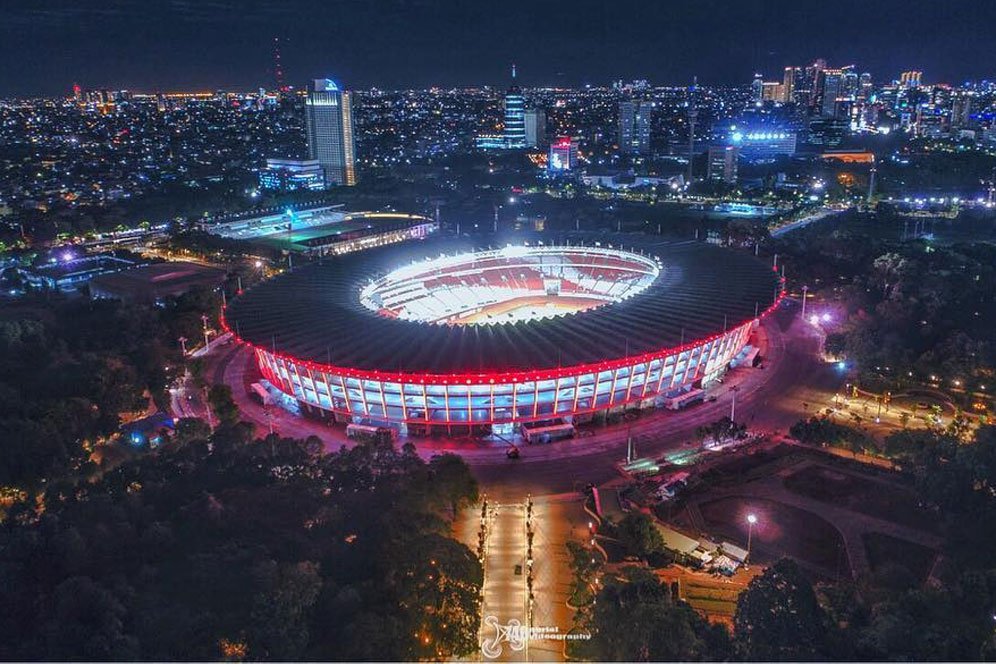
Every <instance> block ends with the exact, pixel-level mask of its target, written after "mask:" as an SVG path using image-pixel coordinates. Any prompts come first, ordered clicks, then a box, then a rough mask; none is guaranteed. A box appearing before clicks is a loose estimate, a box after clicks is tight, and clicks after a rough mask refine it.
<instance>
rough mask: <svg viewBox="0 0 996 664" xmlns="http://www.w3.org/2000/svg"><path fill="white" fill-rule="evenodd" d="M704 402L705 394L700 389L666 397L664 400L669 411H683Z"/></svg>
mask: <svg viewBox="0 0 996 664" xmlns="http://www.w3.org/2000/svg"><path fill="white" fill-rule="evenodd" d="M703 401H705V392H704V391H702V390H700V389H698V388H692V389H690V390H688V391H687V392H682V393H681V394H678V395H675V396H671V397H666V398H665V399H664V407H665V408H667V409H668V410H681V409H682V408H687V407H689V406H691V405H693V404H697V403H702V402H703Z"/></svg>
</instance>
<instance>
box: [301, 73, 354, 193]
mask: <svg viewBox="0 0 996 664" xmlns="http://www.w3.org/2000/svg"><path fill="white" fill-rule="evenodd" d="M304 103H305V124H306V125H307V129H308V156H309V158H311V159H316V160H318V163H319V164H321V166H322V170H323V171H324V172H325V186H326V187H330V186H332V185H348V186H352V185H354V184H356V152H355V150H354V147H353V101H352V95H351V94H350V93H349V92H347V91H345V90H340V89H339V86H337V85H336V84H335V83H333V82H332V81H330V80H329V79H327V78H320V79H315V81H314V84H313V85H312V87H311V89H310V90H308V98H307V99H306V100H305V102H304Z"/></svg>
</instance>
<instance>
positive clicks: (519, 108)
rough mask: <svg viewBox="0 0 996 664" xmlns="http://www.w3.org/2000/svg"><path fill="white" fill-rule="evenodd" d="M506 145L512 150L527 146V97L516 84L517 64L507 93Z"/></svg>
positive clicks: (513, 69)
mask: <svg viewBox="0 0 996 664" xmlns="http://www.w3.org/2000/svg"><path fill="white" fill-rule="evenodd" d="M505 147H507V148H508V149H510V150H515V149H517V148H524V147H526V99H525V97H523V96H522V90H520V89H519V86H517V85H515V65H512V86H511V87H510V88H509V89H508V92H506V93H505Z"/></svg>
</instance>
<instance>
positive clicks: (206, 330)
mask: <svg viewBox="0 0 996 664" xmlns="http://www.w3.org/2000/svg"><path fill="white" fill-rule="evenodd" d="M201 323H203V324H204V352H205V353H206V352H207V351H208V350H210V348H209V346H208V344H209V343H210V342H209V341H208V317H207V315H206V314H205V315H202V316H201Z"/></svg>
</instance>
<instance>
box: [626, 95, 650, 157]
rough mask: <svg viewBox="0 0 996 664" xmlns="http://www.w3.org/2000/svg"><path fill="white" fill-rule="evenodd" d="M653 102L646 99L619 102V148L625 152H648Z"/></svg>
mask: <svg viewBox="0 0 996 664" xmlns="http://www.w3.org/2000/svg"><path fill="white" fill-rule="evenodd" d="M652 109H653V104H651V103H650V102H647V101H624V102H620V103H619V150H620V151H621V152H624V153H626V154H648V153H649V152H650V114H651V110H652Z"/></svg>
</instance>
